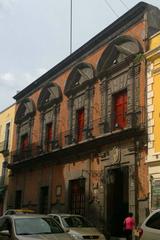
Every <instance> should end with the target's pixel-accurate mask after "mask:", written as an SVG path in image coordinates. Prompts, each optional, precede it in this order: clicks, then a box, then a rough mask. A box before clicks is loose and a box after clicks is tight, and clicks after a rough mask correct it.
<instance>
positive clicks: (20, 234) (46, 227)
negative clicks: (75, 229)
mask: <svg viewBox="0 0 160 240" xmlns="http://www.w3.org/2000/svg"><path fill="white" fill-rule="evenodd" d="M41 239H43V240H44V239H45V240H57V239H59V240H73V238H72V237H71V236H70V235H69V234H68V233H67V232H65V231H64V230H63V229H62V228H61V226H60V225H59V224H57V222H56V221H55V220H54V219H52V218H51V217H49V216H45V215H38V214H37V215H36V214H34V215H31V214H30V215H26V214H25V215H6V216H2V217H0V240H41Z"/></svg>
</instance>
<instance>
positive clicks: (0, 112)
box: [0, 103, 16, 114]
mask: <svg viewBox="0 0 160 240" xmlns="http://www.w3.org/2000/svg"><path fill="white" fill-rule="evenodd" d="M14 105H16V103H13V104H11V105H10V106H8V107H6V108H5V109H3V110H2V111H0V114H2V113H3V112H5V111H7V110H8V109H10V108H12V107H13V106H14Z"/></svg>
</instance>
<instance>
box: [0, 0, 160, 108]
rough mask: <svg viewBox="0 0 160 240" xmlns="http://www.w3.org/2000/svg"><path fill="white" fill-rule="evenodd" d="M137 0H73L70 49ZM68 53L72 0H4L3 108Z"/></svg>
mask: <svg viewBox="0 0 160 240" xmlns="http://www.w3.org/2000/svg"><path fill="white" fill-rule="evenodd" d="M138 2H139V1H136V0H112V1H110V0H72V11H73V14H72V19H73V25H72V52H74V51H75V50H76V49H78V48H79V47H80V46H82V45H83V44H84V43H86V42H87V41H88V40H90V39H91V38H92V37H94V36H95V35H96V34H98V33H99V32H101V31H102V30H103V29H104V28H106V27H107V26H108V25H110V24H111V23H112V22H114V21H115V20H116V19H117V18H118V17H119V16H121V15H123V14H124V13H125V12H126V11H128V10H129V9H130V8H132V7H133V6H134V5H136V4H137V3H138ZM145 2H147V3H150V4H152V5H155V6H157V7H159V8H160V0H148V1H147V0H146V1H145ZM69 54H70V0H0V112H1V111H3V110H4V109H5V108H7V107H8V106H10V105H11V104H13V103H14V99H13V96H14V95H15V94H16V93H17V92H18V91H21V90H22V89H23V88H25V87H26V86H28V85H29V84H30V83H31V82H33V81H35V80H36V79H37V78H38V77H40V76H41V75H42V74H44V73H45V72H47V71H48V70H49V69H51V68H52V67H54V66H55V65H56V64H58V63H59V62H60V61H62V60H63V59H64V58H66V57H67V56H68V55H69Z"/></svg>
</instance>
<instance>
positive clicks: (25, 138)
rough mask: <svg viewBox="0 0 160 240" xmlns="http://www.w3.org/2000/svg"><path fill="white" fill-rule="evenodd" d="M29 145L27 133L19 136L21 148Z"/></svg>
mask: <svg viewBox="0 0 160 240" xmlns="http://www.w3.org/2000/svg"><path fill="white" fill-rule="evenodd" d="M28 145H29V138H28V134H25V135H23V136H22V138H21V150H22V151H23V150H25V149H26V148H27V147H28Z"/></svg>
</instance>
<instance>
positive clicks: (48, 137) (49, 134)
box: [46, 123, 52, 143]
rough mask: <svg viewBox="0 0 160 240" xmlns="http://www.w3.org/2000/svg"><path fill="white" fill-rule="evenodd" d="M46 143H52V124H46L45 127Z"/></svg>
mask: <svg viewBox="0 0 160 240" xmlns="http://www.w3.org/2000/svg"><path fill="white" fill-rule="evenodd" d="M46 141H47V142H48V143H49V142H51V141H52V123H48V124H47V126H46Z"/></svg>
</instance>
